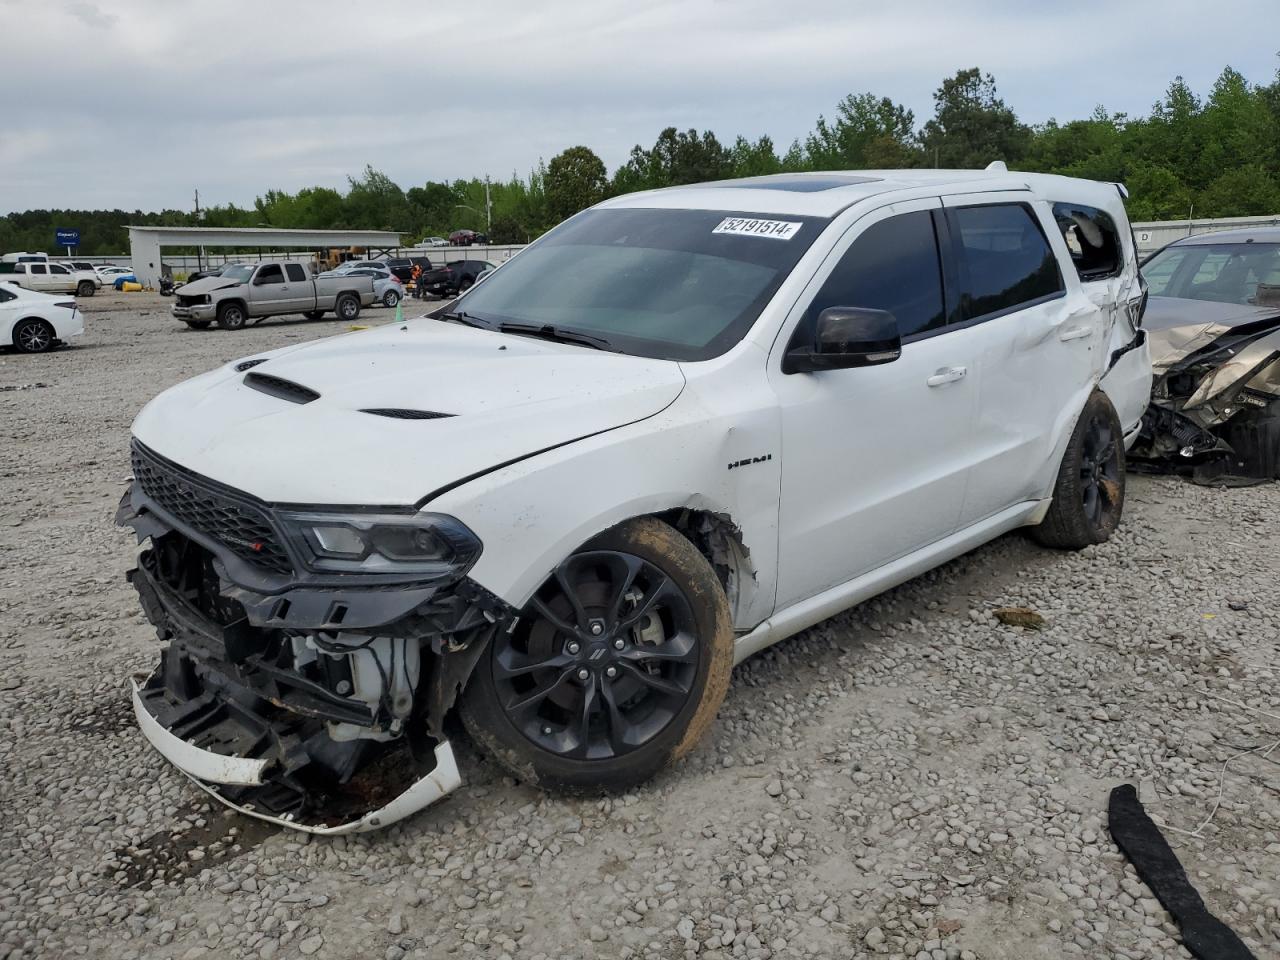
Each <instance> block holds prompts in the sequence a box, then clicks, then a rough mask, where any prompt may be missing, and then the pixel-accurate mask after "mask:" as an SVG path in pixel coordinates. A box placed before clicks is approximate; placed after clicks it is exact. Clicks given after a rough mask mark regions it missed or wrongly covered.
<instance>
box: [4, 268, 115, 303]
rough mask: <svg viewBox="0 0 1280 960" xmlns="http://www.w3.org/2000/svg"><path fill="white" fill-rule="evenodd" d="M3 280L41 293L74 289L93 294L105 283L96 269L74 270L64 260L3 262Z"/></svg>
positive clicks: (82, 295)
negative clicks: (51, 261) (60, 261)
mask: <svg viewBox="0 0 1280 960" xmlns="http://www.w3.org/2000/svg"><path fill="white" fill-rule="evenodd" d="M0 282H3V283H12V284H14V285H15V286H19V287H22V288H23V289H24V290H37V291H39V292H40V293H74V294H75V295H76V296H77V297H92V296H93V295H94V294H95V293H97V292H98V290H99V289H100V288H101V287H102V278H101V277H99V276H98V275H97V274H96V273H95V272H94V271H92V270H73V269H71V268H70V267H68V266H66V265H64V264H61V263H48V262H42V261H24V262H21V263H12V262H8V261H6V262H4V263H0Z"/></svg>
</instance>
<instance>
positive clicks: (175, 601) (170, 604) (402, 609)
mask: <svg viewBox="0 0 1280 960" xmlns="http://www.w3.org/2000/svg"><path fill="white" fill-rule="evenodd" d="M134 467H135V482H134V484H133V486H132V487H131V489H130V491H129V492H128V493H127V494H126V495H125V497H124V499H123V500H122V501H121V504H120V510H119V513H118V515H117V522H119V523H121V524H123V525H128V526H130V527H132V528H133V529H134V531H135V533H136V534H137V536H138V540H139V542H140V543H141V542H143V541H145V540H148V539H149V540H150V545H149V547H147V548H146V549H144V550H143V551H142V552H141V554H140V555H139V560H138V566H137V568H136V569H134V570H132V571H130V573H129V580H130V582H131V583H132V584H133V586H134V587H135V588H136V589H137V591H138V594H139V597H140V599H141V602H142V607H143V610H144V612H145V613H146V616H147V618H148V619H149V620H150V621H151V623H152V624H154V625H155V627H156V631H157V634H158V635H159V637H160V638H161V639H162V640H166V641H168V643H167V645H166V646H165V647H164V648H163V650H162V652H161V658H160V664H159V666H158V667H157V668H156V669H155V671H154V672H153V673H151V674H150V675H149V676H147V677H145V678H143V679H141V681H140V682H135V685H134V709H135V713H136V714H137V716H138V721H139V725H140V726H141V728H142V730H143V732H144V733H145V734H146V735H147V737H148V739H149V740H151V742H152V744H153V745H154V746H156V748H157V749H158V750H159V751H160V752H161V753H162V754H164V755H165V756H166V757H167V758H168V759H169V760H171V761H172V762H173V763H174V764H175V765H177V766H178V767H179V768H180V769H181V770H182V771H183V772H184V773H186V774H187V775H188V776H189V777H191V778H192V779H193V780H194V781H195V782H196V783H197V784H198V785H199V786H201V787H202V788H203V789H205V790H206V791H207V792H209V793H211V794H212V795H214V796H216V797H217V798H218V799H220V800H222V801H223V802H224V803H227V804H228V805H230V806H233V807H235V808H236V809H239V810H241V811H242V812H245V813H248V814H250V815H253V816H257V817H260V818H263V819H268V820H272V821H274V822H278V823H282V824H284V825H287V826H291V827H295V828H298V829H302V830H307V831H310V832H321V833H342V832H352V831H357V830H367V829H374V828H377V827H381V826H385V825H386V824H388V823H390V822H393V821H394V820H398V819H401V818H402V817H404V816H408V815H409V814H411V813H413V812H414V811H416V810H418V809H421V808H422V807H424V806H426V805H428V804H429V803H432V802H434V801H435V800H437V799H439V798H440V797H442V796H444V795H445V794H447V793H448V792H450V791H452V790H454V789H456V788H457V787H458V786H459V785H460V782H461V781H460V779H459V776H458V772H457V768H456V766H455V764H454V761H453V755H452V750H451V748H450V746H449V744H448V741H447V740H446V739H445V737H444V734H443V731H442V729H441V727H442V723H443V719H444V716H445V714H446V713H447V712H448V710H449V709H450V707H451V706H452V705H453V701H454V698H455V697H456V695H457V693H458V690H459V689H460V687H461V685H462V684H463V683H464V682H465V680H466V678H467V676H468V675H469V674H470V672H471V669H472V667H473V666H474V665H475V662H476V660H477V659H478V657H479V655H480V653H481V652H482V651H483V650H484V649H485V647H486V645H487V643H488V642H489V641H490V640H491V639H492V636H493V634H494V632H495V631H497V630H499V629H506V628H507V627H508V626H510V625H511V624H512V623H513V622H514V611H512V610H510V609H509V608H508V607H507V606H506V605H505V604H503V603H502V601H500V600H498V599H497V598H496V597H493V596H492V595H490V594H488V593H487V592H486V591H484V590H483V589H482V588H481V587H479V586H478V585H476V584H475V583H473V582H471V581H470V580H468V579H466V578H465V577H454V578H447V579H444V580H440V579H436V580H433V581H431V582H427V583H422V582H418V583H412V582H411V583H397V584H387V583H374V584H362V583H361V582H360V580H361V578H359V577H355V576H347V577H344V578H338V579H337V580H334V578H329V580H330V582H329V583H328V584H327V585H321V584H319V583H308V582H307V580H308V578H307V576H306V574H302V575H301V576H299V575H298V574H297V573H296V572H294V571H293V570H292V569H289V567H288V565H289V560H288V558H289V557H290V556H291V554H292V551H291V549H289V548H287V547H284V546H283V544H284V543H286V542H287V537H281V536H277V534H278V528H277V527H276V522H275V519H274V518H273V516H272V511H271V509H270V507H269V506H268V505H265V504H257V503H252V502H249V501H248V500H247V499H245V498H244V497H243V496H241V497H236V496H234V492H233V491H229V490H226V489H219V488H218V487H217V485H216V484H214V483H213V482H212V481H205V480H203V478H199V477H196V476H195V475H191V474H185V475H179V474H178V473H177V471H179V470H180V468H178V467H177V466H176V465H174V464H169V463H167V462H166V461H164V460H163V458H160V457H158V456H156V455H153V454H151V453H150V451H147V450H145V448H140V447H135V451H134ZM178 514H182V516H178ZM233 520H234V525H232V524H231V521H233ZM255 538H256V539H255ZM246 545H247V548H246ZM236 548H242V549H240V551H239V552H243V553H247V555H249V556H252V557H254V558H255V560H256V559H257V557H258V556H261V557H262V558H263V559H262V561H261V562H260V563H255V562H253V561H249V562H243V563H242V562H240V561H241V558H240V557H238V556H237V549H236ZM282 557H283V558H284V559H283V560H281V558H282ZM232 569H234V570H235V571H236V578H235V579H232V576H231V573H230V571H231V570H232ZM299 580H300V581H301V582H298V581H299ZM246 581H248V584H247V585H246Z"/></svg>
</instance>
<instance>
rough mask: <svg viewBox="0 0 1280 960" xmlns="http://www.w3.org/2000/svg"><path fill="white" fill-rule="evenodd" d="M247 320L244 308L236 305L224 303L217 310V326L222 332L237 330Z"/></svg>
mask: <svg viewBox="0 0 1280 960" xmlns="http://www.w3.org/2000/svg"><path fill="white" fill-rule="evenodd" d="M248 319H249V316H248V314H247V313H246V312H245V309H244V307H242V306H241V305H240V304H238V303H224V304H223V305H222V306H220V307H219V308H218V326H220V327H221V328H222V329H223V330H239V329H240V328H242V327H243V326H244V325H245V322H246V321H247V320H248Z"/></svg>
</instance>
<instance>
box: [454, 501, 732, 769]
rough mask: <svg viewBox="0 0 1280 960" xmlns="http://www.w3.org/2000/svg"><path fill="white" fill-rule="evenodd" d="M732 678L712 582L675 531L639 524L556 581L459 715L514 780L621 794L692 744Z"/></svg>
mask: <svg viewBox="0 0 1280 960" xmlns="http://www.w3.org/2000/svg"><path fill="white" fill-rule="evenodd" d="M732 668H733V623H732V619H731V617H730V614H729V603H728V600H727V599H726V598H725V593H724V589H723V588H722V587H721V585H720V581H719V580H718V579H717V577H716V574H715V571H714V570H712V568H711V565H710V564H709V563H708V562H707V560H706V558H705V557H703V556H702V554H700V553H699V552H698V551H697V549H695V548H694V546H693V544H691V543H690V542H689V541H688V540H686V539H685V538H684V537H683V536H681V535H680V534H679V533H678V532H677V531H676V530H675V529H673V528H672V527H670V526H669V525H667V524H665V523H662V522H661V521H659V520H655V519H653V518H641V519H638V520H631V521H628V522H626V523H623V524H621V525H619V526H617V527H614V528H613V529H612V530H608V531H606V532H605V533H603V534H601V535H600V536H598V537H596V538H595V539H594V540H592V541H591V542H590V543H588V544H586V545H585V546H583V547H582V548H581V549H580V550H578V551H577V552H576V553H575V554H573V556H571V557H569V559H568V560H566V561H565V562H564V563H563V564H561V566H560V567H559V568H557V570H556V571H555V572H554V573H553V574H552V575H551V577H549V578H548V580H547V582H546V583H544V584H543V586H542V587H540V588H539V590H538V592H537V593H536V594H535V595H534V598H533V599H532V600H531V601H530V603H529V606H528V607H527V608H526V609H525V611H524V613H523V615H522V617H521V619H520V621H519V623H518V624H517V626H516V628H515V630H514V631H512V632H511V633H499V634H497V635H496V636H495V637H494V639H493V641H492V644H491V645H490V647H489V649H488V650H486V651H485V652H484V653H483V654H482V655H481V658H480V662H479V663H478V664H477V665H476V669H475V672H474V673H473V674H472V675H471V678H470V682H469V683H468V684H467V687H466V690H465V691H464V692H463V695H462V698H461V702H460V704H459V712H460V714H461V716H462V721H463V723H464V725H465V726H466V728H467V731H468V732H469V733H470V734H471V737H472V738H473V739H474V740H475V741H476V742H477V743H479V744H480V745H482V746H483V747H484V749H485V750H486V751H487V752H488V753H489V755H490V756H491V757H493V758H494V759H495V760H497V761H498V762H499V763H501V764H502V765H503V766H505V767H506V768H507V769H508V770H510V771H511V772H512V773H513V774H514V775H515V776H517V777H519V778H520V779H521V780H524V781H526V782H530V783H535V784H538V785H540V786H543V787H546V788H549V789H559V790H566V791H570V792H575V791H576V792H600V791H616V790H626V789H629V788H630V787H633V786H635V785H636V784H639V783H642V782H644V781H645V780H648V779H649V778H650V777H652V776H653V775H654V774H655V773H657V772H658V771H659V770H660V769H662V767H664V766H666V765H667V764H668V763H670V762H671V761H672V760H674V759H677V758H679V757H682V756H684V755H685V754H686V753H688V752H689V750H691V749H692V748H693V746H694V745H695V744H696V743H697V742H698V740H700V739H701V737H702V735H703V734H704V733H705V732H706V730H707V728H708V727H709V726H710V725H711V721H712V720H713V719H714V718H715V715H716V711H717V710H718V709H719V707H720V703H721V701H722V700H723V699H724V695H725V692H726V691H727V689H728V687H729V673H730V671H731V670H732Z"/></svg>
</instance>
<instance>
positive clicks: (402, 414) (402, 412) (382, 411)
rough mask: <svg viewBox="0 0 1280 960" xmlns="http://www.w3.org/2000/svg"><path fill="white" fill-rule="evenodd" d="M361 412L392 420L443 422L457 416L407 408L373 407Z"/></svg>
mask: <svg viewBox="0 0 1280 960" xmlns="http://www.w3.org/2000/svg"><path fill="white" fill-rule="evenodd" d="M360 412H361V413H371V414H373V415H374V416H375V417H390V418H391V419H392V420H441V419H443V418H445V417H453V416H456V414H453V413H438V412H437V411H435V410H410V409H407V408H405V407H371V408H369V409H367V410H361V411H360Z"/></svg>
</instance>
